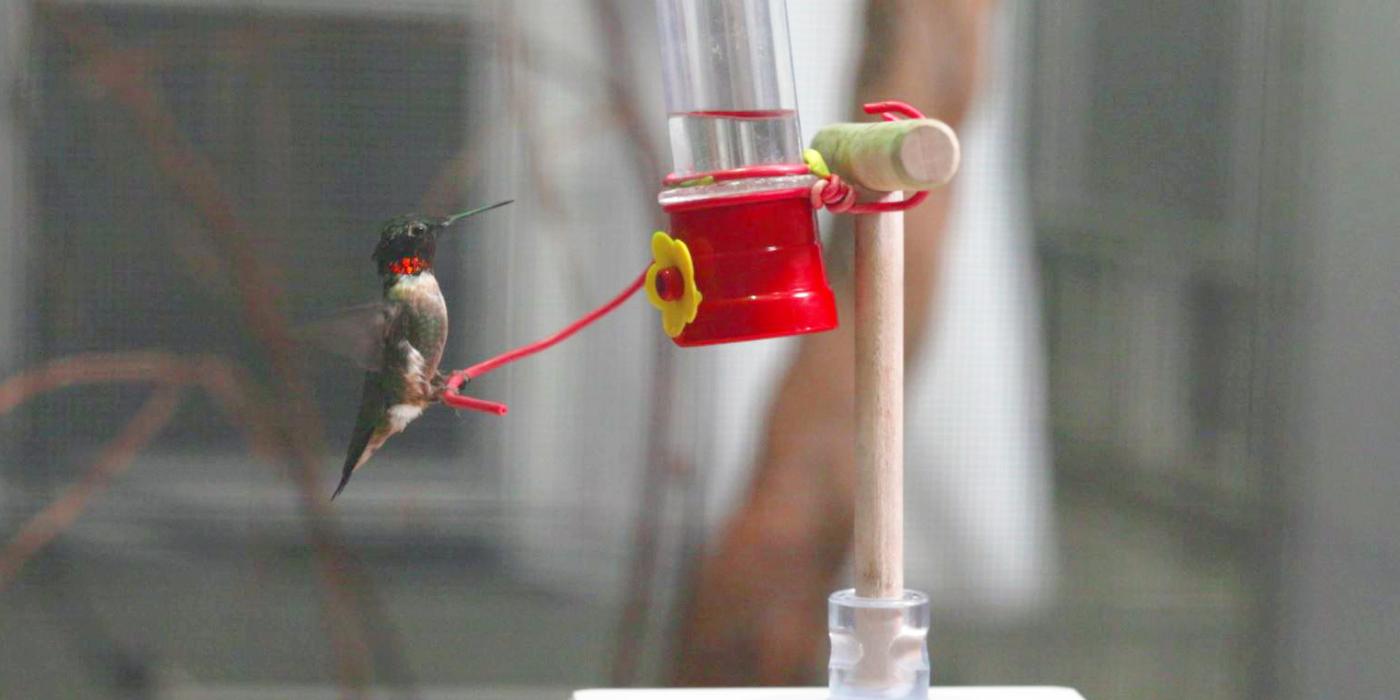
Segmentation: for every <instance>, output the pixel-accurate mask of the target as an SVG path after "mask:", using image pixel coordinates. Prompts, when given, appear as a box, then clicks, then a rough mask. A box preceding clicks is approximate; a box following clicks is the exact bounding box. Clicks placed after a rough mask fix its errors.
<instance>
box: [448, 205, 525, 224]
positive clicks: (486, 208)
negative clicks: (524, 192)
mask: <svg viewBox="0 0 1400 700" xmlns="http://www.w3.org/2000/svg"><path fill="white" fill-rule="evenodd" d="M514 201H515V200H514V199H507V200H505V201H504V202H496V203H495V204H487V205H486V206H484V207H477V208H475V209H468V210H466V211H464V212H461V213H458V214H453V215H452V216H449V217H447V218H445V219H443V220H442V225H443V226H451V225H452V224H453V222H455V221H457V220H459V219H466V218H468V217H472V216H476V215H477V214H482V213H485V212H488V211H491V210H492V209H499V208H500V207H503V206H505V205H507V204H510V203H511V202H514Z"/></svg>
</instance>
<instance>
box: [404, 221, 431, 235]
mask: <svg viewBox="0 0 1400 700" xmlns="http://www.w3.org/2000/svg"><path fill="white" fill-rule="evenodd" d="M427 232H428V227H427V226H424V225H423V224H414V225H412V226H409V227H408V233H409V235H410V236H421V235H423V234H425V233H427Z"/></svg>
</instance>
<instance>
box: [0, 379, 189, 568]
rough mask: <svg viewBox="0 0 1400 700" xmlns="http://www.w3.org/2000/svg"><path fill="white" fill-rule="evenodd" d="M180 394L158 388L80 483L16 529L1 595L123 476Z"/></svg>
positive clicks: (0, 554)
mask: <svg viewBox="0 0 1400 700" xmlns="http://www.w3.org/2000/svg"><path fill="white" fill-rule="evenodd" d="M181 393H182V391H181V388H180V387H179V386H177V385H169V384H167V385H162V386H157V387H156V389H155V391H153V392H152V393H151V396H150V397H149V398H147V399H146V402H145V403H144V404H142V406H141V410H139V411H137V412H136V415H135V416H133V417H132V419H131V420H130V421H129V422H128V423H127V424H126V427H125V428H122V431H121V432H120V433H118V434H117V437H115V438H113V439H112V441H111V442H109V443H107V444H106V445H105V446H104V447H103V448H102V450H101V451H100V452H99V453H98V455H97V459H96V460H94V461H93V464H92V467H90V468H89V469H88V470H87V472H86V473H84V474H83V478H82V479H80V480H79V481H78V483H76V484H73V485H72V486H69V487H68V488H67V489H66V490H65V491H64V492H63V493H62V494H60V495H59V497H58V498H56V499H54V501H53V502H52V503H50V504H49V505H48V506H46V507H45V508H44V509H43V510H41V511H39V512H38V513H37V514H36V515H34V517H32V518H30V519H29V521H28V522H26V523H25V524H24V525H23V526H22V527H21V528H20V530H19V533H18V534H16V535H15V536H14V537H13V538H11V540H10V541H9V543H8V544H6V545H5V548H4V549H3V550H0V591H3V590H4V589H5V588H6V586H8V585H9V584H10V582H11V581H13V580H14V578H15V575H16V574H18V573H19V571H20V569H21V568H23V567H24V564H25V563H26V562H28V561H29V559H30V558H31V557H33V556H34V554H36V553H37V552H38V551H39V550H40V549H42V548H43V547H44V545H47V544H48V543H49V542H52V541H53V539H54V538H55V537H57V536H58V535H59V534H60V533H62V532H63V531H64V530H66V529H68V527H69V526H71V525H72V524H73V522H74V521H76V520H77V519H78V516H79V515H81V514H82V512H83V510H84V509H85V508H86V507H87V505H88V503H89V502H90V501H91V500H92V499H93V497H95V496H97V495H99V494H101V493H102V492H104V491H106V490H107V487H108V486H109V485H110V484H111V481H112V478H113V477H115V476H117V475H118V474H121V473H122V472H124V471H126V469H127V467H129V466H131V461H132V460H133V459H135V458H136V455H137V454H139V453H140V452H141V451H142V450H144V449H145V448H146V445H148V444H150V442H151V440H154V439H155V437H156V435H158V434H160V431H161V430H164V429H165V426H167V425H169V424H170V419H171V418H172V417H173V416H174V415H175V409H176V408H178V407H179V406H180V399H181Z"/></svg>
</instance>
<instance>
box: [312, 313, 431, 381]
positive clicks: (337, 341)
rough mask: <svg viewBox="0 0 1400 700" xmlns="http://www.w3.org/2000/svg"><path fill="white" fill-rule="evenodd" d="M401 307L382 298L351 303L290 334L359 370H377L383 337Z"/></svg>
mask: <svg viewBox="0 0 1400 700" xmlns="http://www.w3.org/2000/svg"><path fill="white" fill-rule="evenodd" d="M402 308H403V306H402V305H400V304H395V303H392V302H383V301H379V302H373V303H369V304H361V305H359V306H351V307H349V308H345V309H341V310H340V311H337V312H336V313H334V314H332V315H331V316H329V317H327V318H324V319H321V320H319V321H314V322H312V323H308V324H305V325H302V326H299V327H297V328H296V329H295V330H294V331H293V332H292V336H293V338H294V339H295V340H296V341H297V342H299V343H301V344H303V345H306V346H309V347H314V348H316V349H318V350H321V351H324V352H329V353H331V354H333V355H338V356H340V357H343V358H345V359H347V360H349V361H350V362H353V363H354V364H355V366H357V367H359V368H361V369H364V370H367V371H370V372H378V371H379V370H380V369H382V368H383V367H384V347H385V339H386V338H387V337H388V334H389V329H390V327H391V326H393V325H394V322H395V321H396V320H397V319H398V316H399V313H400V310H401V309H402Z"/></svg>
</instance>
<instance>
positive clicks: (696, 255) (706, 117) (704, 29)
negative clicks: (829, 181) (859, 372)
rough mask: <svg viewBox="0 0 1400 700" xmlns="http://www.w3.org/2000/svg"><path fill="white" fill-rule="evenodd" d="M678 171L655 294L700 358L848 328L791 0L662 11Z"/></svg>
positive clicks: (667, 201)
mask: <svg viewBox="0 0 1400 700" xmlns="http://www.w3.org/2000/svg"><path fill="white" fill-rule="evenodd" d="M657 8H658V11H659V15H660V17H659V19H660V27H661V44H662V75H663V77H664V79H665V94H666V107H667V110H668V112H669V115H668V117H667V120H668V127H669V131H670V138H671V156H672V160H673V163H674V167H673V170H672V172H671V174H670V175H667V176H666V178H665V180H664V187H665V188H664V189H663V190H662V191H661V194H660V197H659V198H658V199H659V202H660V204H661V208H662V209H663V210H664V211H665V212H666V214H667V215H668V216H669V218H670V231H669V233H662V234H658V235H657V236H656V237H654V240H653V244H652V246H653V253H654V254H655V256H654V257H655V259H656V265H654V266H653V267H654V270H653V272H652V273H651V274H649V275H648V279H647V295H648V297H649V298H650V299H651V300H652V303H653V304H654V305H656V306H658V307H659V308H661V309H662V313H663V317H664V327H665V330H666V333H667V334H668V335H669V336H671V339H672V340H673V341H675V343H676V344H677V345H682V346H693V345H708V344H712V343H728V342H735V341H741V340H756V339H759V338H772V337H777V336H787V335H795V334H799V333H813V332H817V331H825V330H830V329H832V328H835V327H836V323H837V319H836V300H835V298H834V297H833V296H832V293H831V289H830V287H829V286H828V285H827V281H826V272H825V270H824V268H823V264H822V250H821V242H820V240H819V236H818V233H817V220H816V212H815V209H814V207H813V205H812V202H811V197H810V194H811V191H812V186H813V185H814V184H815V183H816V181H817V178H816V177H815V176H814V175H812V174H811V172H810V170H809V168H808V166H807V165H806V164H805V163H804V162H803V157H802V153H803V149H802V134H801V130H800V128H799V125H798V117H797V98H796V94H795V92H794V89H793V75H792V58H791V52H790V50H789V48H788V29H787V11H786V7H785V5H784V3H783V2H781V0H777V1H770V0H706V1H704V2H695V1H691V0H661V1H660V2H658V4H657Z"/></svg>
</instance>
